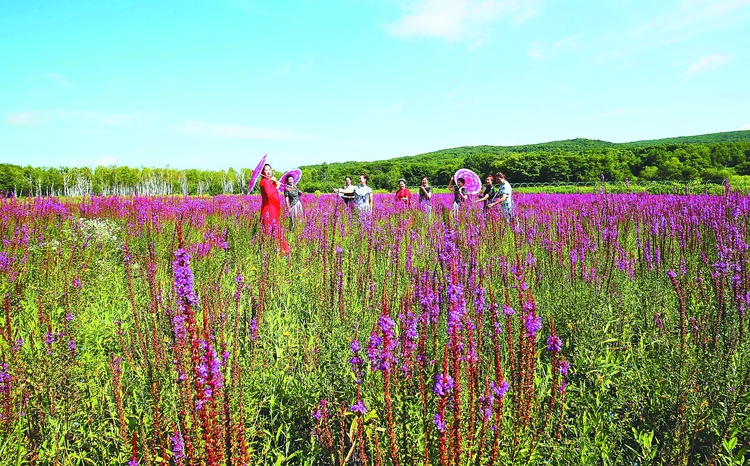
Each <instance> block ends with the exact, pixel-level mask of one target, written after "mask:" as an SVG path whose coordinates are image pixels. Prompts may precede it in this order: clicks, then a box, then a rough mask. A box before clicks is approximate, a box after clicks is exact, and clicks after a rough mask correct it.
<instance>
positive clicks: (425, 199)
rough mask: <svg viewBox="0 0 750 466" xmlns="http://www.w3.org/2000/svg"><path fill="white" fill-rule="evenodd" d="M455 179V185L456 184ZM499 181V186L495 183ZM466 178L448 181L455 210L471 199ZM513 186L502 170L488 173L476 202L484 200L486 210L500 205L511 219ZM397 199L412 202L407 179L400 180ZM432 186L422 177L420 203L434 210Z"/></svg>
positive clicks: (455, 211)
mask: <svg viewBox="0 0 750 466" xmlns="http://www.w3.org/2000/svg"><path fill="white" fill-rule="evenodd" d="M454 181H455V185H454ZM495 182H497V187H496V185H495V184H494V183H495ZM465 184H466V180H465V179H463V178H458V179H457V180H454V177H451V179H450V181H449V182H448V190H449V191H451V192H452V193H453V212H454V214H456V213H458V209H459V208H460V206H461V205H462V204H464V203H466V202H468V201H469V193H468V192H467V190H466V187H465V186H464V185H465ZM512 194H513V188H511V186H510V183H508V180H507V179H505V175H504V174H503V173H502V172H497V173H496V174H495V175H494V176H493V175H487V178H485V184H484V190H483V191H482V193H481V196H480V197H479V198H478V199H475V200H474V202H483V203H484V210H485V212H488V211H490V210H491V209H492V208H494V207H495V206H498V205H499V206H500V207H501V208H502V210H503V214H504V215H505V217H506V218H507V219H508V220H510V218H511V217H512V215H513V196H512ZM396 201H398V202H404V203H406V204H407V205H409V204H411V192H410V191H409V190H408V189H407V188H406V180H404V179H403V178H401V179H400V180H398V190H397V191H396ZM431 201H432V186H430V182H429V180H428V178H427V177H426V176H423V177H422V183H421V184H420V185H419V203H420V205H421V206H422V207H424V208H425V209H426V210H428V211H432V204H431Z"/></svg>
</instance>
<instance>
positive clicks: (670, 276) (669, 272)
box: [667, 269, 677, 280]
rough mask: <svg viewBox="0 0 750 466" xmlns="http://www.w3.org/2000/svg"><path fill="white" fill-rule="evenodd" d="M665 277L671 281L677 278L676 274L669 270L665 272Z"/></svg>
mask: <svg viewBox="0 0 750 466" xmlns="http://www.w3.org/2000/svg"><path fill="white" fill-rule="evenodd" d="M667 276H668V277H669V278H671V279H672V280H674V279H676V278H677V274H676V273H675V271H674V270H672V269H669V270H667Z"/></svg>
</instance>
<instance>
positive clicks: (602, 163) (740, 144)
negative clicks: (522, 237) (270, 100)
mask: <svg viewBox="0 0 750 466" xmlns="http://www.w3.org/2000/svg"><path fill="white" fill-rule="evenodd" d="M461 167H465V168H470V169H472V170H474V171H475V172H477V173H478V174H480V176H484V175H485V174H487V173H494V172H496V171H497V170H500V171H502V172H504V173H505V174H506V176H507V177H508V179H509V180H510V181H511V182H559V181H563V182H579V181H594V180H598V179H600V178H601V176H602V175H604V177H605V178H606V179H607V180H624V179H626V178H627V179H629V180H631V181H635V180H685V181H687V180H698V179H702V180H722V179H724V178H726V177H728V176H730V175H732V174H739V175H744V174H750V131H733V132H729V133H715V134H706V135H700V136H688V137H680V138H670V139H662V140H653V141H636V142H628V143H612V142H607V141H599V140H591V139H570V140H566V141H555V142H547V143H542V144H530V145H525V146H471V147H456V148H453V149H443V150H439V151H435V152H430V153H426V154H420V155H415V156H411V157H399V158H394V159H390V160H382V161H376V162H344V163H332V164H319V165H310V166H305V167H302V170H303V173H305V177H304V178H303V179H305V180H306V182H307V183H309V185H308V186H309V187H308V189H310V187H313V186H314V187H315V188H316V189H322V188H323V186H325V183H324V182H323V181H322V180H323V176H324V174H325V177H326V178H327V179H328V180H335V181H336V183H337V184H339V183H340V180H341V179H342V178H343V177H344V176H346V175H349V176H353V177H354V176H356V175H358V174H359V173H367V174H368V175H369V176H370V179H371V181H372V182H371V185H373V186H374V187H375V188H385V189H392V188H393V187H394V186H395V183H396V180H398V179H399V178H402V177H403V178H406V180H407V184H409V185H412V186H413V185H416V184H418V183H419V179H420V178H421V177H422V176H424V175H427V176H429V177H430V180H431V182H432V183H433V184H435V185H445V184H448V180H449V179H450V177H451V175H452V174H453V173H454V172H455V171H456V170H457V169H458V168H461ZM355 181H356V180H355Z"/></svg>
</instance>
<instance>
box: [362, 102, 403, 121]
mask: <svg viewBox="0 0 750 466" xmlns="http://www.w3.org/2000/svg"><path fill="white" fill-rule="evenodd" d="M403 105H404V101H403V100H401V101H399V102H396V103H394V104H392V105H390V106H388V108H383V109H377V108H374V109H372V110H370V111H369V112H367V114H368V115H370V116H372V117H375V118H377V117H382V116H386V115H392V114H394V113H396V112H398V111H399V110H401V107H402V106H403Z"/></svg>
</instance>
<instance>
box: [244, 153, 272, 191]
mask: <svg viewBox="0 0 750 466" xmlns="http://www.w3.org/2000/svg"><path fill="white" fill-rule="evenodd" d="M267 156H268V154H266V155H264V156H263V157H261V158H260V162H258V165H256V166H255V170H253V176H251V177H250V184H249V185H247V193H248V194H250V192H251V191H252V190H253V188H254V187H255V183H257V182H258V178H260V172H262V171H263V165H265V164H266V157H267Z"/></svg>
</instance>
